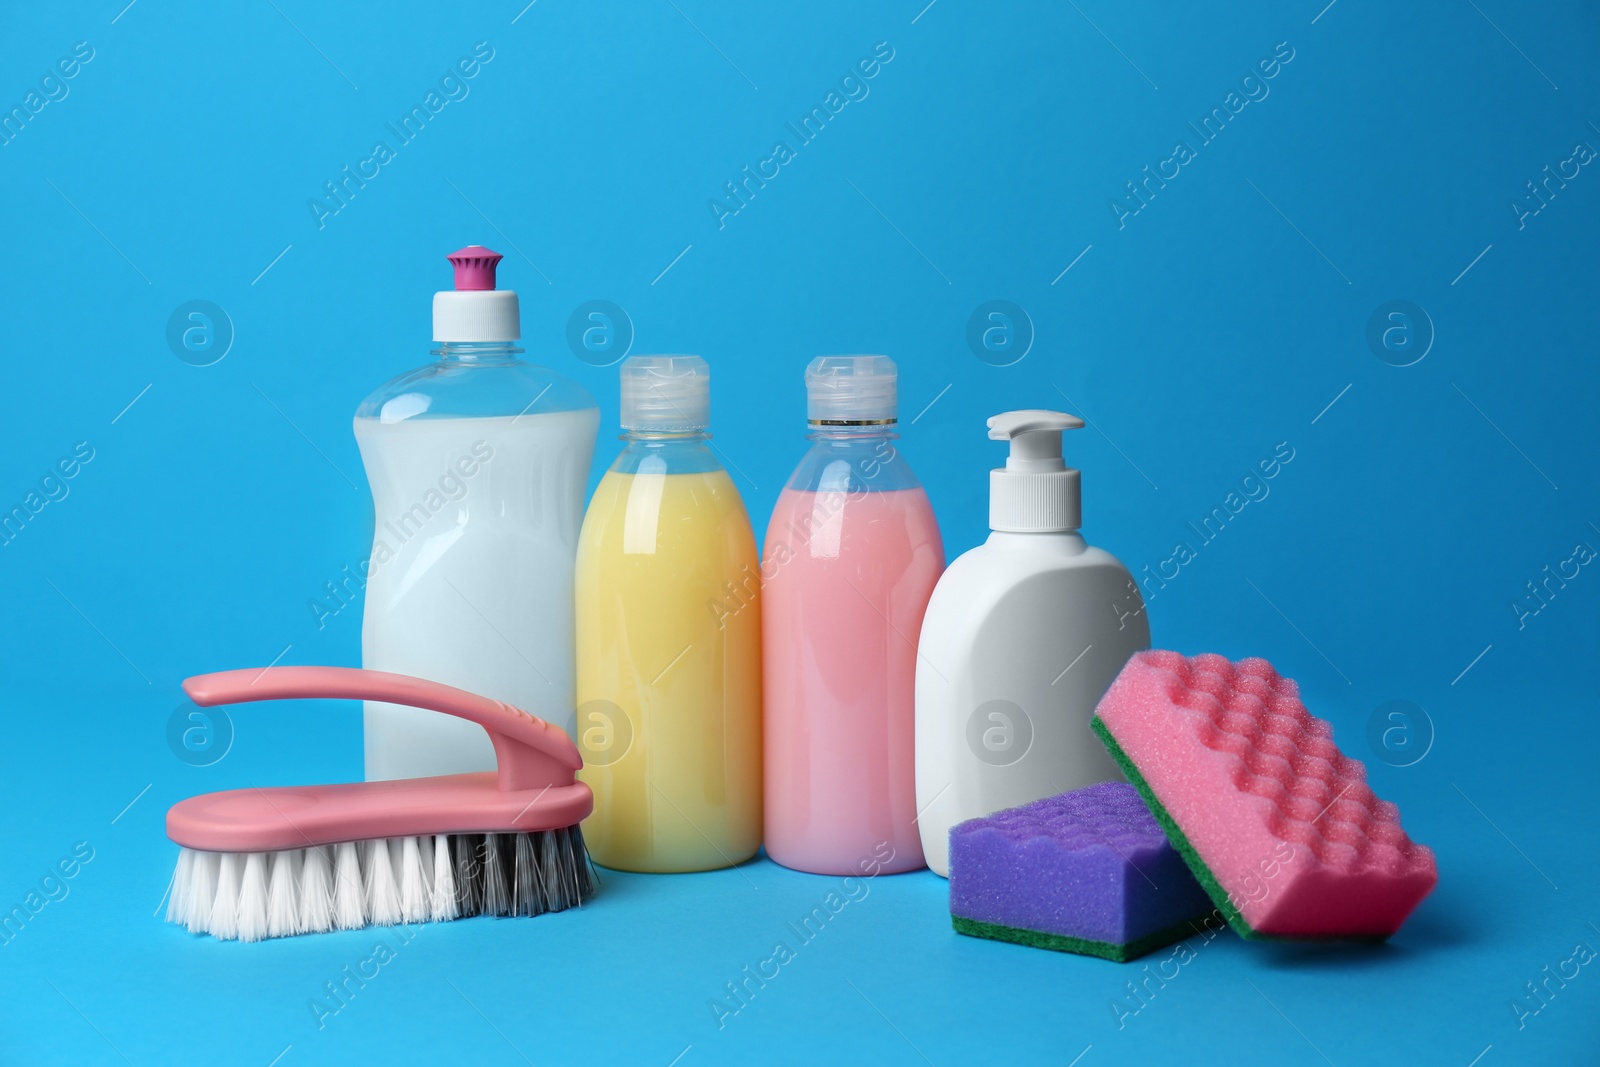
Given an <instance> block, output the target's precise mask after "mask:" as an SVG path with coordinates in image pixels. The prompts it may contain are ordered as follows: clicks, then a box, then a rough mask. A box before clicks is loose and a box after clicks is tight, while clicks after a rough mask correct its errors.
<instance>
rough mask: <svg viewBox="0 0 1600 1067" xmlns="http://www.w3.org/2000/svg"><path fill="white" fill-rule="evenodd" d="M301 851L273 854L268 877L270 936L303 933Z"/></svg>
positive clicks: (268, 930)
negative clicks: (301, 923)
mask: <svg viewBox="0 0 1600 1067" xmlns="http://www.w3.org/2000/svg"><path fill="white" fill-rule="evenodd" d="M300 855H301V853H300V850H299V849H297V848H291V849H289V850H288V851H287V852H274V853H273V854H272V873H271V875H269V876H268V879H267V936H268V937H289V936H290V935H292V934H298V933H299V932H300V899H299V898H300Z"/></svg>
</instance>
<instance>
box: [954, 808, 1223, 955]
mask: <svg viewBox="0 0 1600 1067" xmlns="http://www.w3.org/2000/svg"><path fill="white" fill-rule="evenodd" d="M1210 912H1211V902H1210V899H1209V898H1208V897H1207V896H1206V893H1205V891H1204V890H1203V889H1202V888H1201V887H1200V886H1199V885H1198V884H1197V883H1196V882H1195V879H1194V876H1193V875H1192V874H1190V873H1189V870H1188V868H1187V867H1186V866H1185V864H1184V861H1183V858H1182V857H1181V856H1179V855H1178V854H1177V852H1176V851H1174V849H1173V848H1172V846H1171V845H1170V844H1168V842H1167V838H1166V835H1165V834H1164V833H1163V832H1162V829H1161V827H1160V825H1159V824H1157V822H1156V820H1155V818H1154V816H1152V815H1151V814H1150V810H1149V809H1148V808H1147V807H1146V806H1145V803H1144V801H1143V800H1142V799H1140V797H1139V794H1138V791H1137V790H1135V789H1134V787H1133V786H1131V785H1128V784H1127V783H1125V782H1102V783H1100V784H1098V785H1092V786H1088V787H1087V788H1084V789H1078V790H1075V791H1073V792H1071V793H1063V794H1061V795H1060V796H1054V797H1047V798H1046V799H1044V800H1039V801H1035V802H1033V803H1032V804H1024V805H1023V806H1021V807H1017V808H1009V809H1007V810H1005V811H999V812H995V813H994V814H993V815H987V816H984V817H983V818H981V819H973V820H971V821H969V822H964V823H962V824H960V825H959V826H956V827H955V828H953V829H952V830H951V831H950V913H951V915H952V916H954V917H955V918H956V920H957V923H956V927H957V929H960V930H963V931H965V932H975V931H977V930H979V929H981V928H982V927H980V926H979V925H977V924H983V925H984V926H987V927H996V928H1003V929H1004V930H1006V931H1010V934H1009V935H1006V934H1001V935H996V934H993V933H990V934H987V935H986V936H1007V937H1008V939H1009V940H1016V941H1023V942H1025V943H1028V944H1041V945H1046V946H1048V947H1054V948H1066V949H1069V950H1071V951H1082V952H1093V953H1094V954H1096V955H1104V956H1110V957H1111V958H1114V959H1123V958H1129V957H1130V956H1131V955H1133V954H1136V953H1134V952H1131V951H1129V948H1130V946H1137V948H1138V951H1142V952H1147V951H1150V950H1151V949H1154V948H1157V947H1159V945H1161V944H1165V943H1168V942H1170V941H1172V940H1176V939H1177V938H1178V937H1182V936H1185V935H1186V934H1187V933H1192V932H1193V930H1192V929H1191V928H1189V927H1188V925H1187V921H1188V920H1191V919H1199V918H1201V917H1203V916H1205V915H1207V914H1209V913H1210ZM963 920H965V921H964V922H963ZM1028 933H1032V934H1038V935H1046V936H1043V937H1029V936H1025V935H1026V934H1028ZM1156 935H1166V936H1164V938H1163V937H1156ZM1153 937H1155V938H1156V939H1155V940H1154V941H1153V943H1152V941H1151V939H1152V938H1153ZM1075 942H1082V943H1084V944H1077V943H1075Z"/></svg>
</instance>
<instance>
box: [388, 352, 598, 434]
mask: <svg viewBox="0 0 1600 1067" xmlns="http://www.w3.org/2000/svg"><path fill="white" fill-rule="evenodd" d="M598 407H599V405H597V404H596V403H595V399H594V397H593V396H591V395H590V394H589V391H588V390H587V389H585V388H584V387H583V386H581V385H579V384H578V383H577V382H575V381H572V380H571V379H570V378H567V377H565V376H564V375H561V374H558V373H556V372H555V371H553V370H550V369H548V368H546V367H542V366H540V365H538V364H536V363H528V362H526V361H524V360H520V359H511V358H506V359H496V360H473V361H468V360H454V359H448V358H442V359H435V360H433V361H432V362H430V363H428V364H425V365H424V366H421V367H418V368H416V369H415V370H411V371H407V372H406V373H404V374H401V375H399V376H398V377H396V378H392V379H390V380H389V381H387V382H385V383H384V384H383V385H381V386H379V387H378V388H377V389H375V390H373V391H372V393H370V394H369V395H368V396H367V398H366V399H365V400H363V401H362V402H361V406H360V407H359V408H357V409H356V418H358V419H362V418H366V419H378V420H380V421H382V422H403V421H405V420H407V419H414V418H480V417H493V416H507V415H509V416H518V415H543V414H550V413H553V412H568V411H584V410H588V409H598Z"/></svg>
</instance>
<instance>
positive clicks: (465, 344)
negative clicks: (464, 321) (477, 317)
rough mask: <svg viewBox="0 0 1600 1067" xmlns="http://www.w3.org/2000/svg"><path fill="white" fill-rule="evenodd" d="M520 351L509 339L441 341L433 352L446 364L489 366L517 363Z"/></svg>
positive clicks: (454, 365)
mask: <svg viewBox="0 0 1600 1067" xmlns="http://www.w3.org/2000/svg"><path fill="white" fill-rule="evenodd" d="M522 351H523V350H522V349H520V348H518V347H517V346H516V345H515V344H512V343H511V342H510V341H441V342H440V343H439V347H437V348H435V349H434V350H433V354H434V355H436V356H438V357H439V362H441V363H443V364H445V365H447V366H453V367H468V366H474V367H477V366H482V367H489V366H505V365H506V364H508V363H519V362H521V361H520V360H519V359H518V358H517V357H518V356H520V355H522Z"/></svg>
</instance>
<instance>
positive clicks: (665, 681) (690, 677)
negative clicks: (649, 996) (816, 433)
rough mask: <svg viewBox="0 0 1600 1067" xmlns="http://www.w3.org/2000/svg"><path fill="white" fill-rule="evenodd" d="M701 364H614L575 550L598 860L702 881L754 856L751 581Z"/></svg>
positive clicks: (583, 719) (591, 826)
mask: <svg viewBox="0 0 1600 1067" xmlns="http://www.w3.org/2000/svg"><path fill="white" fill-rule="evenodd" d="M710 385H711V373H710V371H709V369H707V367H706V363H705V360H703V359H701V358H700V357H699V356H633V357H631V358H629V359H627V360H626V361H624V362H623V364H622V428H623V430H624V431H625V433H624V435H623V440H624V441H625V442H626V444H625V445H624V447H623V449H622V454H621V455H619V456H618V457H617V460H616V462H615V463H613V464H612V465H611V469H610V470H608V471H607V472H606V474H605V477H603V478H602V479H601V480H600V485H599V486H598V487H597V488H596V489H595V492H594V498H593V499H592V500H591V501H590V502H589V513H588V515H586V516H585V517H584V520H583V532H582V535H581V536H580V537H579V540H578V584H577V619H578V732H577V734H576V735H574V736H575V737H576V738H577V740H578V746H579V750H580V751H581V752H582V753H583V758H584V764H585V766H584V769H583V771H582V772H581V774H580V777H581V778H582V779H583V780H584V781H586V782H587V783H588V784H589V786H590V788H592V789H593V790H594V796H595V805H594V814H593V815H591V816H590V817H589V818H588V819H587V820H586V821H585V822H584V825H583V832H584V837H585V839H586V840H587V841H588V843H589V849H590V852H591V854H592V855H593V856H594V858H595V861H596V862H597V863H599V864H601V865H603V866H606V867H616V868H619V869H622V870H629V871H654V872H670V871H703V870H710V869H712V868H716V867H728V866H732V865H734V864H737V863H740V862H743V861H744V860H747V859H749V858H750V857H751V856H753V855H755V852H756V849H757V848H759V847H760V845H761V582H760V564H759V561H758V559H757V557H756V545H755V537H754V536H753V535H752V534H751V532H750V520H749V519H748V518H747V517H746V515H745V510H744V503H743V502H742V501H741V500H740V499H739V493H738V490H737V489H735V488H734V485H733V480H732V479H731V478H729V477H728V472H727V471H725V470H724V469H723V467H722V464H721V463H720V462H718V460H717V456H716V454H715V453H714V452H712V450H711V448H710V446H709V445H708V443H707V442H708V438H709V435H708V434H707V433H706V430H707V429H708V428H709V427H710V425H711V421H710V409H711V400H710Z"/></svg>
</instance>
